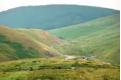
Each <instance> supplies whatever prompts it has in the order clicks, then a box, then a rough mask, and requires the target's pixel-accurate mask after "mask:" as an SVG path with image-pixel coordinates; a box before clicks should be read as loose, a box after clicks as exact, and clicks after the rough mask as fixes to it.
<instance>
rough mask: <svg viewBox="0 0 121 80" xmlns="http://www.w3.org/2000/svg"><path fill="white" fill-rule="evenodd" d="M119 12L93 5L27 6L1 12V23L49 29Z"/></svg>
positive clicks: (17, 26)
mask: <svg viewBox="0 0 121 80" xmlns="http://www.w3.org/2000/svg"><path fill="white" fill-rule="evenodd" d="M117 13H119V11H117V10H112V9H107V8H99V7H91V6H78V5H45V6H26V7H18V8H14V9H10V10H7V11H3V12H0V25H3V26H8V27H11V28H21V27H22V28H34V29H37V28H38V29H44V30H49V29H55V28H61V27H65V26H70V25H75V24H79V23H84V22H87V21H91V20H94V19H97V18H100V17H104V16H108V15H113V14H117ZM15 23H16V24H15Z"/></svg>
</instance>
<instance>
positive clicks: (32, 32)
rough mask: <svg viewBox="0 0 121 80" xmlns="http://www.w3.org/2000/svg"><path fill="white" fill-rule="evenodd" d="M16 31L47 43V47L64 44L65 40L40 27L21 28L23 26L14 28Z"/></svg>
mask: <svg viewBox="0 0 121 80" xmlns="http://www.w3.org/2000/svg"><path fill="white" fill-rule="evenodd" d="M15 30H16V31H17V32H20V33H22V34H24V35H27V36H29V37H31V38H32V39H34V40H36V41H38V42H41V43H44V44H46V45H48V46H49V47H56V46H58V45H62V44H66V42H65V41H63V40H61V39H59V38H57V37H55V36H53V35H51V34H50V33H48V32H45V31H43V30H40V29H23V28H18V29H15Z"/></svg>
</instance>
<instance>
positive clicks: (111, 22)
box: [49, 14, 120, 64]
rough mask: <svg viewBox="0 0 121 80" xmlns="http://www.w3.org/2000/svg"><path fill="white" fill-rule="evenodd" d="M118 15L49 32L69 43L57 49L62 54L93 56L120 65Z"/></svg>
mask: <svg viewBox="0 0 121 80" xmlns="http://www.w3.org/2000/svg"><path fill="white" fill-rule="evenodd" d="M119 18H120V15H119V14H116V15H112V16H107V17H104V18H100V19H96V20H93V21H89V22H87V23H84V24H78V25H74V26H69V27H65V28H60V29H54V30H49V32H50V33H51V34H53V35H55V36H57V37H59V38H61V39H63V40H66V41H68V42H69V44H68V45H63V46H62V47H58V48H57V49H58V50H59V51H60V52H61V53H64V54H70V55H81V56H82V55H84V56H94V57H96V58H98V59H100V60H103V61H106V62H111V63H113V64H119V63H120V56H119V55H120V20H119Z"/></svg>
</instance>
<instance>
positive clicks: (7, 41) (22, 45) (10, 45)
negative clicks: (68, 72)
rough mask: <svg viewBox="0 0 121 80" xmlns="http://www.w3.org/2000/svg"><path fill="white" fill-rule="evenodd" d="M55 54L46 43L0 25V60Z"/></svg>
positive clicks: (52, 55) (54, 55) (53, 55)
mask: <svg viewBox="0 0 121 80" xmlns="http://www.w3.org/2000/svg"><path fill="white" fill-rule="evenodd" d="M56 56H58V55H57V54H56V52H55V51H54V50H53V49H52V48H50V47H48V46H47V45H45V44H43V43H40V42H39V43H38V42H37V41H35V40H33V39H31V38H29V37H27V36H26V35H24V34H20V33H19V32H16V31H15V30H12V29H9V28H7V27H4V26H0V61H6V60H14V59H23V58H40V57H56Z"/></svg>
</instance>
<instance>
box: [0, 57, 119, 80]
mask: <svg viewBox="0 0 121 80" xmlns="http://www.w3.org/2000/svg"><path fill="white" fill-rule="evenodd" d="M119 78H120V70H119V66H118V65H111V64H104V63H102V62H99V61H89V60H83V59H80V60H64V59H55V58H41V59H25V60H17V61H9V62H4V63H0V80H119Z"/></svg>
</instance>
